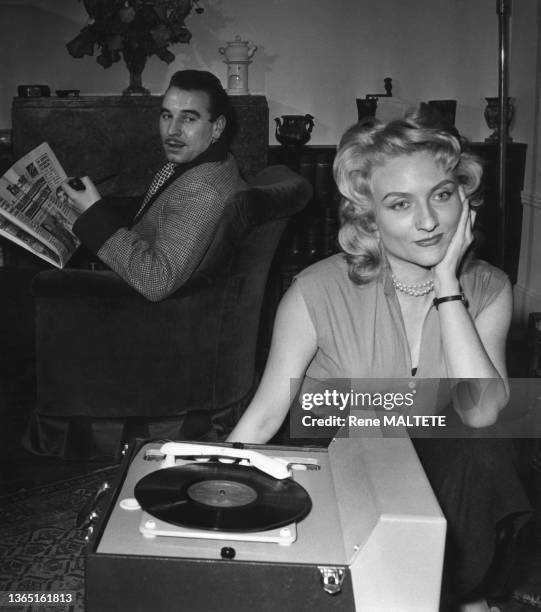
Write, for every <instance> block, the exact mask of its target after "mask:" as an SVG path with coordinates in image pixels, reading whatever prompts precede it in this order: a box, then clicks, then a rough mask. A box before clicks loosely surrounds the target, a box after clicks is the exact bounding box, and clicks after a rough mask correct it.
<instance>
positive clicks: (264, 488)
mask: <svg viewBox="0 0 541 612" xmlns="http://www.w3.org/2000/svg"><path fill="white" fill-rule="evenodd" d="M135 497H136V499H137V501H138V502H139V504H140V505H141V507H142V508H143V509H144V510H146V512H148V513H149V514H151V515H152V516H154V517H155V518H157V519H159V520H162V521H165V522H167V523H172V524H173V525H179V526H182V527H190V528H195V529H206V530H219V531H231V532H252V531H265V530H268V529H276V528H278V527H282V526H283V525H288V524H290V523H293V522H298V521H300V520H302V519H303V518H304V517H306V516H307V515H308V513H309V512H310V510H311V508H312V501H311V499H310V496H309V494H308V493H307V491H306V490H305V489H304V488H303V487H302V486H301V485H300V484H298V483H296V482H295V481H294V480H293V479H291V478H286V479H284V480H277V479H275V478H272V477H271V476H269V475H267V474H265V473H263V472H261V471H259V470H257V469H255V468H253V467H248V466H240V465H237V464H223V463H218V462H209V463H190V464H187V465H178V466H174V467H170V468H164V469H160V470H156V471H155V472H151V473H150V474H147V476H145V477H143V478H142V479H141V480H140V481H139V482H138V483H137V485H136V486H135Z"/></svg>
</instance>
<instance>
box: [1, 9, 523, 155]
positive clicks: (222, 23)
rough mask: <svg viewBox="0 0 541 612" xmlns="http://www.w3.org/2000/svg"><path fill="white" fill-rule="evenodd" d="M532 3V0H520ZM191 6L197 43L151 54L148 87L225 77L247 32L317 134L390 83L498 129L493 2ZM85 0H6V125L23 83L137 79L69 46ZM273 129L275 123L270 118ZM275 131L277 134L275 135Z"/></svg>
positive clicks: (461, 123)
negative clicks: (166, 56)
mask: <svg viewBox="0 0 541 612" xmlns="http://www.w3.org/2000/svg"><path fill="white" fill-rule="evenodd" d="M521 1H522V2H524V0H521ZM202 5H203V6H204V7H205V13H204V14H203V15H201V16H200V15H195V14H194V15H192V16H190V18H189V27H190V29H191V31H192V32H193V35H194V36H193V39H192V42H191V43H190V45H175V46H173V47H172V51H173V52H174V53H175V54H176V56H177V57H176V60H175V61H174V62H173V63H172V64H171V65H169V66H167V65H166V64H165V63H163V62H161V61H159V60H158V59H156V58H152V59H151V60H150V61H149V62H148V65H147V68H146V70H145V73H144V81H145V85H146V86H147V87H149V88H150V89H151V91H152V92H153V93H160V92H162V91H163V89H164V87H165V86H166V84H167V81H168V78H169V76H170V74H171V73H172V72H174V71H175V70H177V69H179V68H182V67H185V66H191V67H200V68H205V69H209V70H211V71H213V72H215V73H216V74H218V75H219V76H220V77H221V78H222V79H223V80H224V81H225V65H224V64H223V62H222V61H221V60H222V56H221V55H220V54H219V53H218V48H219V47H220V46H222V45H223V44H224V43H225V41H227V40H232V39H233V38H234V36H235V35H236V34H240V35H241V36H242V37H243V38H248V39H251V40H253V41H254V43H255V44H257V45H258V47H259V49H258V51H257V53H256V55H255V57H254V62H253V64H252V65H251V66H250V89H251V91H252V92H253V93H265V94H266V95H267V97H268V99H269V105H270V111H271V118H274V117H276V116H280V115H282V114H286V113H295V114H297V113H303V114H304V113H307V112H309V113H311V114H312V115H314V116H315V118H316V127H315V128H314V132H313V137H312V143H313V144H326V143H335V142H336V141H337V139H338V138H339V136H340V134H341V133H342V132H343V130H344V128H345V127H347V126H348V125H349V124H351V123H353V122H354V121H355V119H356V110H355V98H356V97H358V96H360V97H364V95H365V94H367V93H378V92H381V91H383V78H384V77H387V76H390V77H392V78H393V79H394V94H395V96H398V97H399V98H401V99H403V100H405V101H407V102H416V101H418V100H423V99H430V98H457V99H458V100H459V102H460V104H459V108H458V116H457V125H458V127H459V128H460V129H462V130H463V131H464V132H465V133H466V134H467V135H469V136H470V137H471V138H472V139H478V138H482V137H484V136H485V135H486V134H487V128H486V126H485V125H484V120H483V116H482V111H483V108H484V97H485V96H489V95H495V94H497V19H496V14H495V10H494V0H476V2H469V1H468V0H409V1H408V2H403V1H401V0H338V1H337V0H295V1H294V2H291V0H288V1H286V0H203V1H202ZM86 18H87V15H86V12H85V10H84V7H83V4H82V3H81V2H78V1H77V0H54V2H50V1H47V0H0V45H1V52H2V58H3V60H4V61H3V65H2V67H1V68H0V71H1V72H0V75H1V77H2V78H1V82H2V93H1V96H0V129H2V128H6V127H9V125H10V103H11V96H12V95H14V94H15V92H16V86H17V84H20V83H46V84H49V85H50V86H51V88H52V89H53V91H54V90H55V89H67V88H77V89H81V91H82V93H118V92H120V91H121V90H122V89H123V88H124V87H125V86H126V84H127V72H126V69H125V67H124V66H123V65H122V64H121V63H119V64H115V65H114V66H113V67H112V68H109V69H107V70H104V69H102V68H101V66H99V65H98V64H97V63H96V62H95V59H94V58H91V57H85V58H84V59H81V60H76V59H73V58H71V57H70V56H69V55H68V53H67V51H66V49H65V44H66V42H68V41H69V40H70V39H71V38H73V37H74V36H75V35H76V34H77V33H78V31H79V30H80V29H81V27H82V26H83V25H84V23H85V21H86ZM270 127H271V133H272V131H273V128H274V122H272V123H271V126H270ZM273 141H274V140H273V138H271V142H273Z"/></svg>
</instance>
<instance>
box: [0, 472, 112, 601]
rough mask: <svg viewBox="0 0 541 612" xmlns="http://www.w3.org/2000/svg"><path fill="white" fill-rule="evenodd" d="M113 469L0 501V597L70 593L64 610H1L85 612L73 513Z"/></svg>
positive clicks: (81, 545) (80, 539) (80, 544)
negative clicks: (2, 593) (4, 594)
mask: <svg viewBox="0 0 541 612" xmlns="http://www.w3.org/2000/svg"><path fill="white" fill-rule="evenodd" d="M116 470H117V468H116V467H109V468H104V469H100V470H96V471H94V472H91V473H89V474H86V475H84V476H78V477H76V478H71V479H69V480H64V481H62V482H59V483H55V484H52V485H47V486H42V487H38V488H35V489H32V490H30V491H23V492H20V493H15V494H12V495H9V496H5V497H0V591H9V592H15V591H17V592H21V591H24V592H32V593H35V592H47V593H54V592H68V591H70V592H72V593H74V594H75V601H74V602H72V603H70V604H66V605H55V606H54V607H53V606H47V605H44V604H40V605H21V606H18V607H17V606H9V607H8V606H2V605H0V610H10V611H11V612H16V611H19V612H23V611H24V612H31V611H34V610H35V611H36V612H37V611H39V612H48V611H49V610H50V611H51V612H82V611H83V610H84V549H85V540H84V536H85V533H84V532H83V531H81V530H80V529H78V528H77V527H76V524H75V523H76V518H77V514H78V512H79V511H80V510H81V508H82V507H83V506H84V504H85V502H87V501H88V499H89V498H90V497H91V496H92V495H93V494H94V493H95V491H96V490H97V488H98V487H99V485H100V484H101V483H103V482H104V481H108V482H111V480H112V477H113V476H114V474H115V472H116Z"/></svg>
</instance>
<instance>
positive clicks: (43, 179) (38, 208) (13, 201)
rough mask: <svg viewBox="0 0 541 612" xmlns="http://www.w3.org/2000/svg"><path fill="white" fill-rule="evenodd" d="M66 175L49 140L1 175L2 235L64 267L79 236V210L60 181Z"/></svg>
mask: <svg viewBox="0 0 541 612" xmlns="http://www.w3.org/2000/svg"><path fill="white" fill-rule="evenodd" d="M67 178H68V177H67V175H66V173H65V171H64V169H63V168H62V166H61V165H60V162H59V161H58V159H57V157H56V155H55V154H54V153H53V151H52V149H51V147H50V146H49V145H48V144H47V143H43V144H41V145H39V146H38V147H36V148H35V149H33V150H32V151H30V153H28V154H27V155H25V156H24V157H22V158H21V159H19V160H18V161H17V162H15V163H14V164H13V165H12V166H11V168H9V169H8V170H7V171H6V172H5V173H4V175H3V176H2V177H0V236H2V237H4V238H6V239H7V240H10V241H11V242H13V243H15V244H18V245H19V246H21V247H23V248H24V249H26V250H28V251H30V252H31V253H33V254H34V255H36V257H40V258H41V259H43V260H45V261H47V262H49V263H50V264H52V265H53V266H56V267H57V268H63V267H64V266H65V264H66V263H67V261H68V260H69V259H70V257H71V256H72V255H73V253H74V252H75V250H76V249H77V247H78V246H79V245H80V241H79V239H78V238H77V237H76V236H75V234H74V233H73V231H72V227H73V223H74V222H75V220H76V219H77V217H78V216H79V214H80V213H79V212H78V211H77V210H76V209H75V208H74V207H73V206H71V205H70V202H69V200H68V198H67V196H66V195H65V193H64V191H63V190H62V189H60V185H61V184H62V183H63V182H64V181H66V180H67Z"/></svg>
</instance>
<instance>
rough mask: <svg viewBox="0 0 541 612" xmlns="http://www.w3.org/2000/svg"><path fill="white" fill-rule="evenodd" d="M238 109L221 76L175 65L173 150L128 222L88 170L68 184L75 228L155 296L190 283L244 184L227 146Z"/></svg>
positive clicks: (169, 107) (166, 133) (169, 109)
mask: <svg viewBox="0 0 541 612" xmlns="http://www.w3.org/2000/svg"><path fill="white" fill-rule="evenodd" d="M231 125H232V110H231V106H230V102H229V99H228V97H227V94H226V92H225V91H224V89H223V88H222V86H221V83H220V81H219V80H218V79H217V78H216V77H215V76H214V75H212V74H211V73H209V72H204V71H198V70H182V71H179V72H176V73H175V74H174V75H173V77H172V78H171V81H170V83H169V87H168V89H167V91H166V92H165V95H164V98H163V103H162V110H161V114H160V121H159V127H160V136H161V141H162V145H163V149H164V152H165V157H166V158H167V163H166V164H165V166H164V167H163V168H162V169H161V170H160V171H159V172H158V173H157V174H156V176H155V177H154V179H153V181H152V183H151V185H150V187H149V190H148V192H147V194H146V196H145V198H144V199H143V202H142V204H141V207H140V208H139V211H138V212H137V214H136V215H135V217H133V218H132V219H130V220H129V222H127V220H126V219H125V217H124V215H122V214H121V212H120V211H119V210H118V209H115V207H114V206H111V203H110V202H108V201H107V199H105V198H104V199H101V198H100V195H99V193H98V192H97V190H96V188H95V186H94V185H93V184H92V182H91V181H90V179H89V178H88V177H84V178H83V179H82V180H83V184H84V186H85V189H84V190H82V191H77V190H75V189H73V188H71V187H70V186H69V185H68V184H67V183H66V184H64V185H63V188H64V190H65V191H66V193H67V194H68V195H69V197H70V198H71V199H72V200H73V201H74V202H75V204H76V205H77V206H78V207H79V209H80V210H81V211H84V212H83V213H82V214H81V216H80V217H79V219H78V220H77V221H76V222H75V224H74V226H73V231H74V233H75V234H76V235H77V236H78V237H79V238H80V240H81V241H82V242H83V244H85V245H86V246H87V247H88V248H89V249H90V250H91V251H93V252H94V253H95V254H96V255H97V256H98V257H99V258H100V259H101V260H102V261H103V262H104V263H105V264H107V266H109V267H110V268H111V269H112V270H114V271H115V272H116V273H117V274H118V275H119V276H120V277H122V278H123V279H124V280H125V281H126V282H127V283H129V284H130V285H131V286H132V287H133V288H134V289H136V290H137V291H139V292H140V293H141V294H142V295H144V296H145V297H146V298H147V299H149V300H151V301H160V300H163V299H164V298H166V297H167V296H168V295H170V294H171V293H172V292H174V291H175V290H176V289H178V288H179V287H180V286H181V285H182V284H183V283H185V282H186V281H187V280H188V279H189V278H190V276H191V274H192V273H193V271H194V270H195V269H196V267H197V265H198V264H199V262H200V261H201V260H202V258H203V256H204V254H205V252H206V250H207V248H208V246H209V245H210V242H211V240H212V237H213V235H214V230H215V229H216V226H217V224H218V220H219V218H220V216H221V214H222V212H223V209H224V206H225V204H226V201H227V199H228V198H229V196H230V195H232V194H233V193H234V192H235V191H237V190H239V189H240V188H241V187H242V186H243V182H242V180H241V179H240V176H239V172H238V168H237V164H236V162H235V160H234V158H233V157H232V155H231V154H230V153H229V152H228V146H229V135H230V131H231Z"/></svg>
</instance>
